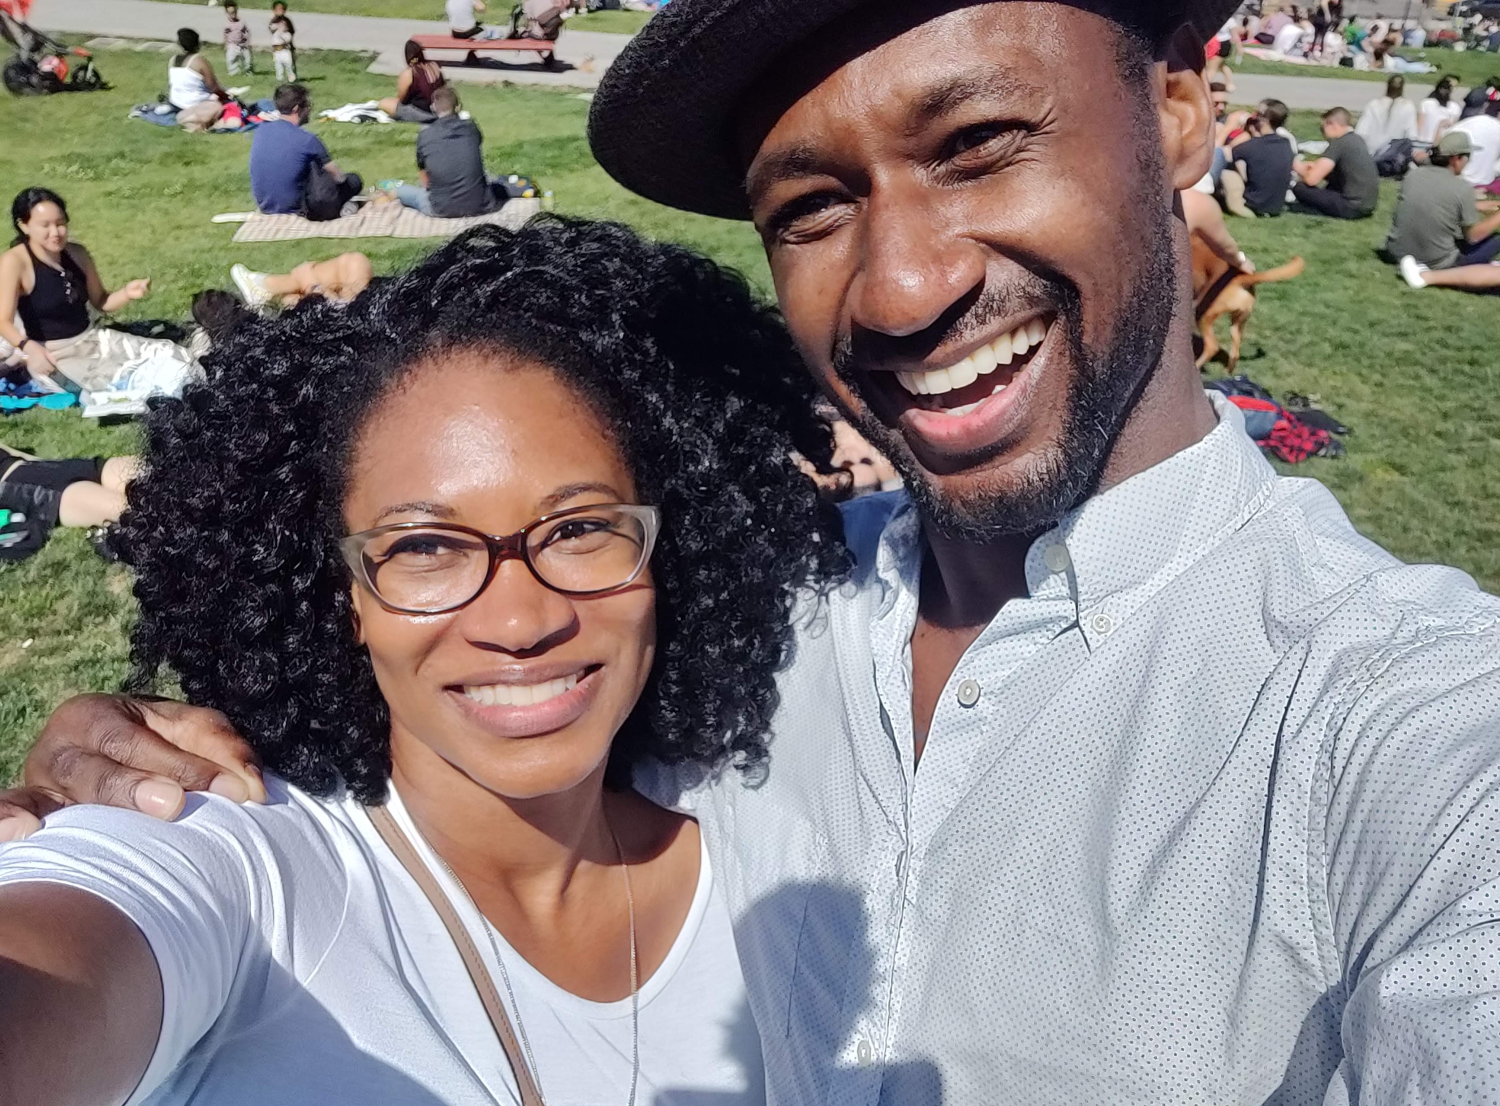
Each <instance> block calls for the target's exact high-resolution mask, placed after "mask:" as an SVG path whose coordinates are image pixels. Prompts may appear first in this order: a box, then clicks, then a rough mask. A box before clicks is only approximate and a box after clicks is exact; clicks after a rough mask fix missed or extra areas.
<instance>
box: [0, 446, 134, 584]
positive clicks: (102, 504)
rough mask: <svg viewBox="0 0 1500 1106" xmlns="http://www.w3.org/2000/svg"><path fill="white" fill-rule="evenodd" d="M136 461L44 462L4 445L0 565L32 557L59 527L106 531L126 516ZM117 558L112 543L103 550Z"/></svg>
mask: <svg viewBox="0 0 1500 1106" xmlns="http://www.w3.org/2000/svg"><path fill="white" fill-rule="evenodd" d="M139 472H140V462H139V460H138V459H137V458H135V457H109V458H104V457H73V458H66V459H63V460H44V459H42V458H38V457H33V456H32V455H31V454H29V453H23V452H22V451H21V450H19V449H12V448H11V447H10V446H8V445H6V444H5V443H3V442H0V560H19V559H21V558H23V557H29V556H31V555H32V554H33V553H35V552H36V551H37V550H39V549H40V548H41V547H42V546H43V545H45V544H46V541H47V537H48V535H50V534H51V532H52V530H53V528H54V527H57V526H75V527H80V528H86V529H93V528H101V529H100V534H99V535H98V537H102V536H103V530H102V528H105V527H109V526H111V525H112V524H114V523H115V522H118V521H119V519H120V515H121V514H122V513H124V511H125V489H126V488H127V487H129V485H130V482H131V480H133V479H134V478H135V477H136V476H137V475H138V474H139ZM97 547H98V548H99V549H100V552H101V553H103V554H104V555H105V556H111V557H112V554H110V553H109V552H108V546H107V544H101V545H98V546H97Z"/></svg>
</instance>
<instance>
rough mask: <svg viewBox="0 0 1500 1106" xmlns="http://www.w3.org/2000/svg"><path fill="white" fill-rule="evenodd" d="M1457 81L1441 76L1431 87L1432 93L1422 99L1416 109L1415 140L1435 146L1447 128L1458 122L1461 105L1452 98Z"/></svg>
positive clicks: (1461, 109)
mask: <svg viewBox="0 0 1500 1106" xmlns="http://www.w3.org/2000/svg"><path fill="white" fill-rule="evenodd" d="M1457 84H1458V81H1457V80H1456V79H1455V78H1453V77H1443V78H1441V79H1439V81H1438V83H1437V84H1436V85H1435V86H1434V87H1433V89H1432V95H1430V96H1428V97H1427V98H1426V99H1425V100H1423V101H1422V105H1421V107H1420V108H1418V109H1417V141H1418V142H1421V143H1425V144H1426V145H1428V146H1436V145H1437V144H1438V140H1439V139H1440V138H1442V137H1443V135H1445V134H1447V133H1448V128H1449V127H1451V126H1453V124H1454V123H1457V122H1458V118H1459V116H1460V115H1461V114H1462V113H1463V105H1462V104H1460V103H1459V102H1458V101H1457V100H1455V99H1454V98H1453V89H1454V86H1455V85H1457Z"/></svg>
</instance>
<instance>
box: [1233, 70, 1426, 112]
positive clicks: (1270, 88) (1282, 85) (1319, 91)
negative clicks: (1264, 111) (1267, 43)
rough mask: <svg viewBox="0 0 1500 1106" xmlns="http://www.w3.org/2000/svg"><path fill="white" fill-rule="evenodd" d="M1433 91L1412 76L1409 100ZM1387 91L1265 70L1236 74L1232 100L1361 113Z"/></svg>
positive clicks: (1364, 84)
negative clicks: (1275, 74)
mask: <svg viewBox="0 0 1500 1106" xmlns="http://www.w3.org/2000/svg"><path fill="white" fill-rule="evenodd" d="M1431 91H1432V86H1431V85H1425V84H1417V83H1415V82H1414V81H1413V80H1412V79H1410V78H1408V79H1407V82H1406V95H1407V98H1408V99H1412V100H1421V99H1423V98H1424V97H1425V96H1426V95H1427V94H1428V93H1429V92H1431ZM1384 92H1385V86H1384V85H1383V84H1381V83H1380V82H1379V81H1360V80H1348V79H1341V78H1339V77H1282V76H1270V75H1268V74H1261V73H1236V74H1235V75H1234V91H1233V92H1232V93H1230V94H1229V99H1230V100H1231V101H1232V102H1233V103H1236V104H1253V103H1255V102H1256V101H1258V100H1265V99H1269V98H1275V99H1277V100H1280V101H1281V102H1282V103H1284V104H1286V106H1287V107H1291V108H1314V109H1317V110H1318V111H1327V110H1328V109H1329V108H1348V109H1349V110H1350V111H1352V112H1359V111H1360V110H1361V109H1362V108H1364V106H1365V105H1366V104H1368V103H1369V102H1370V101H1371V100H1373V99H1375V97H1377V96H1379V95H1381V94H1382V93H1384Z"/></svg>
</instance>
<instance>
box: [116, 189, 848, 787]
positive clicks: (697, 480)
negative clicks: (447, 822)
mask: <svg viewBox="0 0 1500 1106" xmlns="http://www.w3.org/2000/svg"><path fill="white" fill-rule="evenodd" d="M465 348H480V349H486V348H487V349H493V350H497V351H503V352H506V353H510V354H513V355H520V356H522V357H525V358H527V359H530V360H536V361H539V362H540V363H542V364H545V365H547V366H549V367H550V368H551V369H552V370H553V371H555V372H556V373H558V375H559V377H560V378H561V379H562V380H564V381H565V382H566V383H567V384H568V385H569V386H571V387H573V388H575V389H577V391H578V392H579V393H580V395H581V396H582V397H583V398H585V400H586V401H588V402H589V403H590V404H591V405H592V406H593V407H594V408H595V409H596V410H597V411H598V412H599V414H600V416H601V417H602V418H603V420H604V421H605V423H606V425H608V426H609V427H610V428H611V430H612V431H613V433H614V435H615V437H616V442H617V444H618V446H619V448H620V450H621V454H622V455H623V457H624V458H625V461H626V463H627V465H628V466H629V468H630V470H631V472H632V474H633V476H634V478H635V480H636V483H637V486H638V488H639V490H640V492H641V495H642V496H643V501H644V502H648V503H654V504H656V505H657V506H659V507H660V508H661V509H662V513H663V521H664V527H663V533H662V535H661V539H660V541H659V542H658V544H657V547H656V553H655V557H654V560H653V562H652V563H653V575H654V579H655V582H656V590H657V619H658V651H657V659H656V662H655V666H654V668H653V671H652V673H651V676H650V679H649V682H648V684H647V687H646V690H645V691H644V693H643V694H642V696H641V699H640V701H639V702H638V703H637V705H636V707H635V710H634V712H633V713H632V714H631V716H630V718H629V720H628V722H627V723H626V725H625V727H624V728H623V729H622V731H621V732H620V733H619V734H618V735H617V736H616V739H615V742H614V745H613V747H612V750H611V753H610V764H609V771H608V773H607V781H608V783H609V784H610V786H612V787H620V786H623V785H624V784H626V783H627V782H628V780H629V775H630V771H631V769H632V767H633V766H634V765H635V764H636V763H638V762H639V761H640V760H642V759H643V758H648V757H649V758H655V759H658V760H661V761H664V762H667V763H693V764H696V765H700V766H702V767H703V768H704V769H706V770H715V769H718V768H721V767H722V766H723V765H725V764H726V763H735V764H738V765H742V766H748V765H754V764H757V763H759V762H760V761H761V760H762V759H763V758H764V756H765V735H766V730H767V726H768V723H769V721H770V716H771V713H772V711H773V710H774V708H775V683H774V673H775V671H776V669H777V668H778V667H779V666H781V665H782V664H783V663H784V662H785V661H786V660H787V659H788V656H789V651H790V648H791V643H792V630H791V624H790V615H791V607H792V604H793V602H794V599H795V597H796V595H797V593H798V592H799V590H800V589H802V588H804V587H807V586H813V587H826V586H827V585H829V584H831V583H833V582H835V581H837V580H838V579H840V578H841V577H842V575H843V574H844V573H845V571H846V568H847V565H846V561H847V555H846V553H845V550H844V547H843V544H842V540H841V531H840V527H839V520H838V516H837V513H836V509H835V508H832V507H830V506H828V505H826V504H825V503H823V502H821V501H820V499H819V497H818V495H817V492H816V489H815V487H814V485H813V483H812V481H811V480H809V479H808V478H807V477H806V476H805V475H803V474H802V472H801V471H800V470H799V469H798V468H797V466H796V464H795V463H794V461H793V460H792V459H791V458H790V457H789V452H790V451H791V450H793V449H795V450H796V451H797V452H799V453H801V454H802V455H803V456H804V457H806V458H808V459H809V460H811V461H812V462H813V463H814V464H815V465H816V466H817V467H819V468H820V469H821V470H827V468H828V466H829V460H830V454H831V450H832V438H831V435H830V433H829V430H828V427H827V425H826V423H824V422H823V421H821V420H820V419H819V418H818V417H817V416H816V415H815V414H814V410H813V406H814V398H815V397H814V391H813V385H812V383H811V380H810V378H809V376H808V374H807V372H806V371H805V370H804V369H803V368H802V366H801V364H800V362H799V360H798V357H797V355H796V352H795V350H794V349H793V346H792V343H791V340H790V338H789V336H788V335H787V332H786V330H785V328H784V326H783V324H782V322H781V320H780V317H779V316H778V315H777V313H776V312H775V309H774V308H772V307H768V306H765V305H762V304H760V303H758V302H757V301H756V299H755V298H754V297H753V296H752V294H751V292H750V291H749V289H748V288H747V286H746V284H745V282H744V280H743V279H742V278H741V277H739V276H738V275H737V274H735V273H732V272H730V271H727V270H725V269H722V268H720V267H719V266H717V265H715V264H714V263H713V262H711V261H709V260H707V259H706V258H703V257H700V256H698V255H697V254H695V253H692V252H691V251H689V250H686V249H683V248H681V247H679V246H673V245H665V244H657V243H652V242H648V241H645V240H643V239H642V238H640V237H638V236H637V235H636V234H635V233H634V232H633V231H631V230H629V229H628V228H626V227H623V226H619V225H615V224H609V223H597V222H587V221H582V220H574V219H564V218H556V217H541V218H538V219H534V220H532V222H530V223H529V224H528V225H527V226H526V227H525V228H524V229H522V230H520V231H515V232H511V231H506V230H502V229H499V228H496V227H479V228H477V229H474V230H471V231H469V232H467V233H466V234H464V235H463V236H461V237H459V238H457V239H455V240H454V241H453V242H452V243H450V244H448V245H447V246H444V247H443V248H441V249H439V250H437V251H436V252H435V253H433V254H432V255H430V256H429V257H428V258H426V260H424V261H422V262H420V263H419V264H417V265H416V266H415V267H414V268H413V269H411V270H410V271H408V272H406V273H405V274H403V275H401V276H398V277H395V278H393V279H389V280H385V281H381V282H377V283H376V284H375V285H372V286H371V287H370V288H369V289H367V290H366V291H365V292H364V293H362V294H361V295H360V296H359V297H358V298H357V299H355V300H354V301H353V302H352V303H350V304H347V305H337V304H333V303H329V302H326V301H324V300H322V299H320V298H313V299H310V300H305V301H303V302H302V303H301V304H299V305H298V306H297V307H296V308H294V309H292V310H290V311H288V312H285V313H283V314H282V315H280V316H279V317H277V318H272V319H260V318H256V319H252V320H248V321H245V322H243V323H241V324H240V325H239V326H237V327H236V328H235V329H234V331H233V332H232V333H231V334H230V335H229V336H228V337H227V338H226V339H225V340H223V341H222V342H219V343H217V344H216V345H215V346H214V349H213V351H212V353H211V354H209V356H208V357H207V358H206V359H205V370H206V374H207V379H206V381H205V382H204V383H203V384H200V385H196V386H192V387H190V388H189V389H188V390H187V392H186V393H185V394H184V396H183V398H182V399H181V400H169V401H157V402H156V403H155V405H154V409H153V410H152V412H151V413H150V414H149V415H148V416H147V419H146V434H145V438H146V447H145V453H144V461H145V473H144V475H143V476H142V477H141V478H140V479H138V480H136V481H134V482H133V483H132V485H131V487H130V491H129V494H128V499H129V509H128V511H127V512H126V514H125V516H124V518H123V519H122V521H121V524H120V525H121V533H120V535H119V539H118V545H119V548H120V550H121V552H122V554H123V556H124V558H125V559H126V560H127V561H128V562H130V563H131V564H132V565H133V566H134V568H135V573H136V581H135V594H136V598H137V599H138V600H139V602H140V618H139V621H138V622H137V624H136V627H135V630H134V634H133V637H132V647H133V657H134V662H135V670H134V674H133V676H132V678H131V687H132V688H133V689H135V690H137V691H141V690H149V689H150V688H152V687H154V686H155V684H156V681H157V680H158V678H159V677H160V675H161V674H162V670H163V669H169V670H170V671H171V672H173V673H175V675H176V676H177V678H178V680H179V681H180V684H181V687H182V690H183V691H184V693H185V694H186V696H187V698H188V699H189V700H190V701H191V702H194V703H198V704H202V705H207V706H212V707H215V708H217V709H219V710H221V711H223V712H224V713H225V714H226V715H228V717H229V718H230V720H231V721H232V722H233V723H234V724H235V725H236V726H237V727H239V729H240V731H241V732H242V733H243V734H244V735H245V736H246V738H247V739H248V740H249V741H250V742H251V743H252V744H253V745H254V746H255V748H256V750H257V751H258V752H259V753H260V755H261V756H262V757H263V758H264V760H265V763H266V765H267V766H268V767H269V768H271V769H272V770H273V771H275V772H277V773H278V774H280V775H281V776H283V777H285V778H286V779H288V780H290V781H291V782H293V783H295V784H297V785H298V786H300V787H302V788H304V789H306V790H309V791H312V792H315V793H320V794H327V793H329V792H331V791H333V790H335V789H337V787H338V786H339V785H340V783H342V784H344V785H346V786H347V787H348V788H349V790H350V791H351V792H352V793H353V794H354V795H356V796H357V797H359V798H360V799H362V800H364V801H366V802H378V801H380V800H381V799H382V798H383V796H384V795H385V788H386V781H387V777H388V776H389V772H390V754H389V714H388V710H387V707H386V704H385V701H384V700H383V698H382V697H381V694H380V691H379V689H378V687H377V686H376V683H375V677H374V673H373V670H372V668H371V665H370V661H369V658H368V655H367V654H366V652H365V650H364V649H363V648H362V647H361V646H360V645H358V643H357V642H356V640H355V636H354V631H353V620H352V609H351V608H352V605H351V601H350V575H349V572H348V569H347V567H346V566H345V564H344V562H343V560H342V559H341V557H340V556H339V551H338V548H337V541H338V539H339V538H340V537H342V536H343V533H344V530H343V520H342V513H341V507H342V501H343V499H344V489H345V487H346V479H347V469H346V466H347V462H348V459H349V455H350V452H351V448H352V443H353V442H354V440H355V438H356V437H357V435H358V432H359V430H360V427H361V426H362V424H363V422H364V421H365V419H366V418H367V417H368V415H369V414H370V412H371V410H372V408H373V407H374V405H375V404H377V403H378V402H379V400H380V399H381V398H382V397H383V396H385V395H386V394H387V393H388V392H389V391H390V390H391V389H392V388H393V387H394V386H396V385H397V384H398V383H399V382H400V381H401V380H402V379H403V377H404V375H405V374H406V373H407V372H408V371H409V370H411V369H412V368H413V367H414V366H416V365H419V364H421V363H423V362H424V360H427V359H430V358H431V357H432V356H433V355H435V354H436V355H440V354H441V353H442V352H443V351H445V350H457V349H465Z"/></svg>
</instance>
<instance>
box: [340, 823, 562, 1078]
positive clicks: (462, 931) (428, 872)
mask: <svg viewBox="0 0 1500 1106" xmlns="http://www.w3.org/2000/svg"><path fill="white" fill-rule="evenodd" d="M368 810H369V814H370V821H371V822H372V823H374V825H375V832H376V833H378V834H380V836H381V839H382V840H384V841H385V843H386V844H387V845H388V846H390V850H391V852H393V853H395V854H396V859H397V860H399V861H401V866H402V867H403V868H405V869H406V871H407V873H408V874H409V875H410V876H411V878H412V879H414V880H416V881H417V886H418V887H420V888H421V889H422V893H423V894H424V895H426V896H427V901H428V902H430V903H432V908H433V909H434V910H436V911H437V913H438V917H439V918H441V919H442V920H443V927H444V928H445V929H447V931H448V936H449V937H451V938H453V944H454V946H455V947H456V948H457V949H458V955H459V956H460V957H461V958H462V959H463V962H464V967H465V968H467V969H468V970H469V978H470V979H471V980H473V982H474V990H476V991H478V992H479V1001H480V1002H482V1003H484V1012H485V1013H486V1014H488V1015H489V1016H490V1025H492V1026H494V1029H495V1036H496V1037H498V1038H499V1039H500V1047H501V1048H503V1049H504V1050H505V1058H506V1059H507V1060H509V1061H510V1069H511V1072H512V1073H513V1074H514V1075H515V1077H516V1086H517V1087H519V1088H520V1090H521V1106H544V1103H543V1102H542V1095H541V1092H540V1091H538V1090H537V1087H536V1081H535V1080H534V1079H533V1078H532V1075H531V1069H530V1068H528V1067H527V1066H526V1058H525V1057H524V1056H523V1055H522V1053H521V1046H520V1044H519V1043H517V1041H516V1032H515V1030H514V1029H513V1028H511V1024H510V1015H509V1014H507V1013H506V1012H505V1004H504V1003H502V1002H501V1001H500V993H499V992H498V991H496V990H495V981H494V979H493V978H492V977H491V976H490V971H489V969H488V968H486V967H485V966H484V960H483V958H482V957H481V956H480V955H479V950H478V949H477V948H475V946H474V942H473V940H472V939H471V938H470V937H469V931H468V930H467V929H466V928H465V927H464V923H463V921H462V920H461V919H460V918H459V916H458V911H456V910H454V909H453V902H452V900H450V899H449V898H448V896H447V895H445V894H444V893H443V889H442V887H441V886H439V884H438V881H437V879H436V878H435V877H434V876H433V874H432V869H431V868H429V867H428V866H427V865H426V863H425V862H424V861H423V860H422V857H421V856H420V855H419V854H418V853H417V850H416V847H415V846H414V845H413V844H412V843H411V841H410V839H409V838H408V837H407V836H406V834H405V833H403V832H401V827H400V826H399V825H397V823H396V819H395V817H394V816H393V815H392V814H391V812H390V811H389V810H387V809H386V808H385V807H383V806H372V807H369V808H368Z"/></svg>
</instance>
